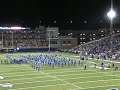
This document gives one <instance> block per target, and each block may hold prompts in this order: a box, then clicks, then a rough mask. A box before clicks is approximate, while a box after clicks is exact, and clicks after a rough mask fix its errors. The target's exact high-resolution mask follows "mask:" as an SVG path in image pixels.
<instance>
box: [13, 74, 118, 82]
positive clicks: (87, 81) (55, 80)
mask: <svg viewBox="0 0 120 90" xmlns="http://www.w3.org/2000/svg"><path fill="white" fill-rule="evenodd" d="M106 76H107V75H106ZM93 77H97V76H92V77H79V78H68V79H61V80H69V79H80V78H93ZM99 77H103V76H99ZM112 80H113V79H112ZM115 80H118V79H115ZM47 81H56V80H44V81H34V82H33V81H32V82H22V83H15V84H25V83H36V82H47ZM100 81H104V80H100ZM86 82H91V81H86ZM92 82H94V81H92ZM76 83H79V82H76ZM76 83H75V84H76ZM80 83H83V82H80Z"/></svg>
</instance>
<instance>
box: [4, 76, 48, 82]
mask: <svg viewBox="0 0 120 90" xmlns="http://www.w3.org/2000/svg"><path fill="white" fill-rule="evenodd" d="M45 77H50V76H44V77H43V76H42V77H32V78H31V77H30V78H19V79H7V80H2V81H14V80H15V81H17V80H18V81H19V80H26V79H36V78H45Z"/></svg>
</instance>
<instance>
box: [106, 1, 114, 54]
mask: <svg viewBox="0 0 120 90" xmlns="http://www.w3.org/2000/svg"><path fill="white" fill-rule="evenodd" d="M107 16H108V18H109V19H110V40H111V41H110V44H111V45H110V49H111V52H110V53H112V50H113V47H112V46H113V43H112V34H113V19H114V18H115V17H116V12H115V11H114V9H113V0H111V9H110V11H109V12H108V13H107Z"/></svg>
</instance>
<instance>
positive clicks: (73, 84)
mask: <svg viewBox="0 0 120 90" xmlns="http://www.w3.org/2000/svg"><path fill="white" fill-rule="evenodd" d="M57 79H58V78H57ZM58 80H60V81H63V82H65V83H66V84H55V85H45V86H36V87H27V88H17V89H9V90H19V89H29V88H38V87H49V86H57V85H67V84H70V85H72V86H75V87H76V85H75V84H78V83H90V82H100V81H112V80H120V79H109V80H97V81H86V82H77V83H70V82H66V81H64V79H63V80H62V79H58ZM47 81H56V80H45V81H36V82H47ZM24 83H34V82H24ZM24 83H16V84H24ZM118 85H120V84H118ZM118 85H106V86H97V87H88V88H81V87H79V86H77V88H78V87H79V88H78V89H80V90H81V89H89V88H98V87H107V86H118ZM78 89H69V90H78Z"/></svg>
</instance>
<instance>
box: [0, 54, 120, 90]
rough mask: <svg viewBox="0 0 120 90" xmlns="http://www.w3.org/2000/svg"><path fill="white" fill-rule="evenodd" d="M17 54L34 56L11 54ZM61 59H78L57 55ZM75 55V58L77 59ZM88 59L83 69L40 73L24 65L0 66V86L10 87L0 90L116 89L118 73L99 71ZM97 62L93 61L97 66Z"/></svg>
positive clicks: (45, 70) (52, 69)
mask: <svg viewBox="0 0 120 90" xmlns="http://www.w3.org/2000/svg"><path fill="white" fill-rule="evenodd" d="M20 54H23V55H27V54H38V53H13V54H12V56H13V57H19V56H20ZM56 54H59V55H60V54H62V56H65V57H70V58H75V59H76V60H78V59H79V56H78V55H76V54H70V53H59V52H56ZM77 56H78V57H77ZM0 58H1V59H2V60H4V59H6V57H5V54H1V55H0ZM91 62H92V60H91V61H90V60H89V61H87V63H88V64H87V65H88V66H89V67H88V68H87V70H84V69H83V68H84V66H76V67H73V66H71V67H68V66H66V67H55V68H50V67H48V66H42V68H41V70H40V72H38V71H36V70H34V69H32V68H31V67H29V65H27V64H21V65H19V64H0V76H4V77H5V79H4V80H0V84H1V83H8V82H9V83H12V84H13V87H12V88H2V87H1V86H0V90H106V89H108V88H119V89H120V71H119V70H118V71H115V70H114V68H112V69H111V70H100V69H94V68H92V67H90V66H91V65H92V63H91ZM100 62H101V61H97V65H100Z"/></svg>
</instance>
